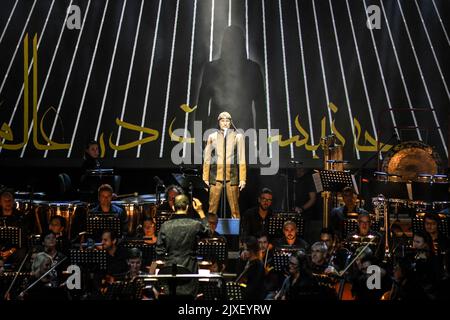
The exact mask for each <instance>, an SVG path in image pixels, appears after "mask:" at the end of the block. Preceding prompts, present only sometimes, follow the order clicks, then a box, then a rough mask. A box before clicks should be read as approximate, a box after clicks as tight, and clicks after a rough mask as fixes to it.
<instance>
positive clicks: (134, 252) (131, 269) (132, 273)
mask: <svg viewBox="0 0 450 320" xmlns="http://www.w3.org/2000/svg"><path fill="white" fill-rule="evenodd" d="M127 265H128V272H127V273H126V274H125V280H135V279H136V277H138V276H140V275H141V274H143V272H142V270H141V267H142V252H141V250H139V249H138V248H132V249H130V250H128V259H127Z"/></svg>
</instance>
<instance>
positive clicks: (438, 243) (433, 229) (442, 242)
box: [423, 213, 450, 255]
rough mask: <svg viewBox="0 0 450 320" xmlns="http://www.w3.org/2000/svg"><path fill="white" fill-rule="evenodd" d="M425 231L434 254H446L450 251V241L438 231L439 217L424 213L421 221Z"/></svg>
mask: <svg viewBox="0 0 450 320" xmlns="http://www.w3.org/2000/svg"><path fill="white" fill-rule="evenodd" d="M423 223H424V227H425V231H426V232H427V233H428V234H429V235H430V236H431V239H432V240H433V246H434V252H435V253H436V254H438V255H439V254H442V253H445V254H447V253H448V251H449V249H450V239H449V238H448V237H447V236H445V234H443V233H442V232H440V231H439V228H438V226H439V217H438V216H437V215H435V214H432V213H426V214H425V217H424V219H423Z"/></svg>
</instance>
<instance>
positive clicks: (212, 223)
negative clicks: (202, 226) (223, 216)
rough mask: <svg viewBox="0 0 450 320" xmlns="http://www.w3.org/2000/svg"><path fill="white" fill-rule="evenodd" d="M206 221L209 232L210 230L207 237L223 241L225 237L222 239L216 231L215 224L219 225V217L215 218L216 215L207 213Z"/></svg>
mask: <svg viewBox="0 0 450 320" xmlns="http://www.w3.org/2000/svg"><path fill="white" fill-rule="evenodd" d="M207 219H208V225H209V230H210V234H209V237H210V238H221V239H225V237H223V236H222V235H221V234H220V233H219V232H217V231H216V229H217V224H218V223H219V217H218V216H217V214H214V213H208V215H207Z"/></svg>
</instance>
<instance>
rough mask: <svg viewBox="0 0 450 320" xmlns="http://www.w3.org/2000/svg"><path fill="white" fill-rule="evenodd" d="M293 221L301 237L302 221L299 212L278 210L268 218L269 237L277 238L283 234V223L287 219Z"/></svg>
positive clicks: (302, 230)
mask: <svg viewBox="0 0 450 320" xmlns="http://www.w3.org/2000/svg"><path fill="white" fill-rule="evenodd" d="M288 220H291V221H294V222H295V224H296V225H297V230H298V236H300V237H303V232H304V221H303V217H302V215H301V214H299V213H295V212H294V213H292V212H286V213H285V212H278V213H274V214H273V215H272V216H271V217H270V218H269V237H272V238H277V237H281V236H282V235H283V224H284V223H285V222H286V221H288Z"/></svg>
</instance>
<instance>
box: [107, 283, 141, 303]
mask: <svg viewBox="0 0 450 320" xmlns="http://www.w3.org/2000/svg"><path fill="white" fill-rule="evenodd" d="M144 287H145V284H144V281H140V280H134V281H117V282H114V283H112V284H110V285H109V286H108V290H107V291H106V294H105V299H106V300H128V301H129V300H140V299H141V297H142V293H141V292H142V289H143V288H144Z"/></svg>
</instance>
